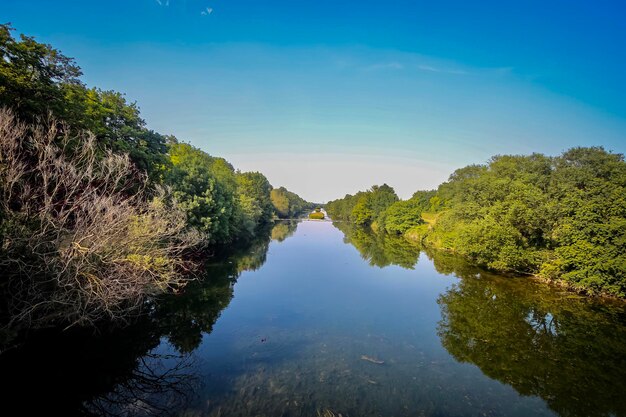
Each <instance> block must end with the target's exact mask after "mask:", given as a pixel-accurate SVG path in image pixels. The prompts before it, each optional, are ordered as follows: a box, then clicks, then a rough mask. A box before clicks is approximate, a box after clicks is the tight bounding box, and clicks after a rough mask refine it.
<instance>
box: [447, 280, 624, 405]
mask: <svg viewBox="0 0 626 417" xmlns="http://www.w3.org/2000/svg"><path fill="white" fill-rule="evenodd" d="M438 303H439V305H440V306H441V313H442V320H441V321H440V323H439V328H438V334H439V336H440V338H441V343H442V344H443V346H444V347H445V348H446V349H447V350H448V352H450V354H451V355H453V356H454V357H455V358H456V359H457V360H458V361H460V362H469V363H473V364H475V365H476V366H478V367H479V368H480V369H481V371H482V372H483V373H484V374H485V375H487V376H489V377H490V378H494V379H497V380H498V381H501V382H503V383H506V384H509V385H511V386H512V387H513V388H515V389H516V390H517V391H518V392H519V393H520V394H522V395H538V396H540V397H541V398H543V399H544V400H545V401H546V403H547V404H548V406H549V407H550V408H551V409H553V410H554V411H556V412H557V413H558V414H560V415H562V416H610V415H619V416H623V415H626V398H624V393H625V392H626V378H625V375H624V370H625V369H626V357H625V356H624V353H625V352H626V331H624V325H623V324H624V323H625V319H626V317H625V315H624V310H623V308H620V307H619V306H615V307H614V306H611V305H609V304H606V303H600V302H596V301H592V300H587V299H584V298H582V297H578V296H575V295H571V294H566V293H563V292H559V291H557V290H555V289H554V288H549V287H547V286H545V285H537V284H533V283H529V282H528V280H527V279H524V278H522V279H515V278H502V277H497V276H492V275H489V274H485V273H481V274H467V275H466V276H464V277H463V279H462V280H461V281H459V282H458V283H457V284H455V285H454V286H452V288H450V290H448V291H447V292H446V293H445V294H442V295H441V296H440V297H439V299H438Z"/></svg>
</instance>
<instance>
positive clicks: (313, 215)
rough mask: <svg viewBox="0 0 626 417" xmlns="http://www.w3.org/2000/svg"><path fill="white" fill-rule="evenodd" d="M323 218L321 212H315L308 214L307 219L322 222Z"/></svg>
mask: <svg viewBox="0 0 626 417" xmlns="http://www.w3.org/2000/svg"><path fill="white" fill-rule="evenodd" d="M324 217H325V216H324V213H322V212H321V211H315V212H313V213H310V214H309V219H313V220H323V219H324Z"/></svg>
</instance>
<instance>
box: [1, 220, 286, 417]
mask: <svg viewBox="0 0 626 417" xmlns="http://www.w3.org/2000/svg"><path fill="white" fill-rule="evenodd" d="M278 226H280V229H281V230H279V231H278V232H275V233H272V232H271V230H263V231H260V232H259V234H258V236H257V239H255V240H254V241H253V242H249V243H248V244H247V245H243V246H242V247H241V248H239V249H238V250H235V251H234V253H231V254H229V256H228V257H227V258H226V260H225V261H224V260H223V259H224V258H221V259H222V260H220V261H218V260H216V261H215V262H214V263H211V264H209V265H208V266H207V270H206V275H205V277H203V278H201V279H199V280H197V281H194V282H192V283H191V284H190V285H189V286H188V287H186V288H185V292H184V293H183V294H179V295H169V296H165V297H163V298H162V299H161V300H159V301H158V302H156V303H154V305H152V306H151V307H150V308H149V313H148V314H145V315H143V316H141V317H138V318H136V319H135V320H133V321H132V323H130V324H128V325H126V326H124V327H121V328H120V327H119V325H117V326H116V325H102V326H100V327H99V329H98V332H97V333H94V331H93V330H91V329H72V330H66V331H58V330H50V329H48V330H41V331H38V332H35V333H34V334H31V335H28V341H27V342H26V343H23V344H22V345H20V346H19V347H15V348H11V349H5V351H4V352H3V353H2V354H1V355H0V369H1V370H2V377H3V379H4V381H5V382H8V384H7V385H8V387H7V389H6V390H5V391H4V392H3V399H4V407H5V408H6V409H13V410H21V411H20V412H21V414H25V415H38V414H42V415H43V414H45V415H53V414H54V415H63V416H69V415H110V416H131V415H164V414H165V415H167V414H169V413H171V412H175V410H180V409H183V408H184V407H185V405H186V404H187V403H188V402H190V401H192V400H193V399H194V398H195V392H197V389H198V387H199V386H200V379H199V378H198V377H197V375H196V373H195V368H196V363H195V361H194V357H193V354H192V352H193V351H194V349H196V348H197V347H198V346H199V344H200V342H201V340H202V334H203V333H210V332H211V331H212V329H213V325H214V324H215V322H216V321H217V319H218V318H219V316H220V314H221V312H222V310H223V309H224V308H226V307H227V306H228V304H229V303H230V301H231V299H232V298H233V286H234V283H235V281H236V280H237V278H238V277H239V275H240V274H241V272H243V271H246V270H255V269H258V268H259V267H260V266H261V265H263V263H264V262H265V259H266V254H267V250H268V247H269V242H270V236H272V235H274V234H276V235H277V236H281V238H279V240H284V239H286V238H287V237H288V236H290V234H292V233H293V231H294V230H295V228H296V227H297V225H296V224H295V223H294V224H290V225H288V227H287V228H286V229H285V226H284V224H283V222H281V223H278ZM162 338H165V339H166V340H167V341H168V342H169V344H170V345H171V346H172V347H173V349H172V352H173V353H172V352H167V353H161V352H159V350H160V349H157V347H159V346H160V345H161V339H162ZM24 393H29V395H32V396H33V397H34V398H35V400H34V401H29V402H24V401H23V400H21V398H24Z"/></svg>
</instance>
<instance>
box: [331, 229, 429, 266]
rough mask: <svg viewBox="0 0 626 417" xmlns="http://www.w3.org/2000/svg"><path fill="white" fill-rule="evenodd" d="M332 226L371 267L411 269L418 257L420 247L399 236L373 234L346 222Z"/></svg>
mask: <svg viewBox="0 0 626 417" xmlns="http://www.w3.org/2000/svg"><path fill="white" fill-rule="evenodd" d="M333 225H334V226H335V227H336V228H337V229H339V230H341V231H342V232H343V234H344V242H345V243H349V244H351V245H352V246H354V247H355V248H356V249H357V250H358V251H359V253H360V255H361V258H363V259H364V260H366V261H368V262H369V264H370V265H372V266H378V267H380V268H383V267H385V266H388V265H398V266H401V267H403V268H407V269H413V268H414V267H415V265H416V264H417V260H418V259H419V255H420V246H419V245H417V244H414V243H411V242H409V241H407V240H406V239H404V238H403V237H401V236H394V235H388V234H386V233H380V234H377V233H373V232H372V231H371V230H369V229H367V228H363V227H355V226H354V225H351V224H349V223H347V222H335V223H333Z"/></svg>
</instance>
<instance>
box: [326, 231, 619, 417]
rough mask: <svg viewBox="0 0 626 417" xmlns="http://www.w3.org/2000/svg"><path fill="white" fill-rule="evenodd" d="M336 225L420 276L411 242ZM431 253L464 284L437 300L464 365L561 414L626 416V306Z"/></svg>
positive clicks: (364, 252) (348, 238)
mask: <svg viewBox="0 0 626 417" xmlns="http://www.w3.org/2000/svg"><path fill="white" fill-rule="evenodd" d="M336 227H337V228H339V229H340V230H342V231H343V232H344V233H345V242H347V243H350V244H352V245H354V247H355V248H356V249H357V250H358V251H359V253H360V254H361V256H362V257H363V259H365V260H367V261H369V262H370V264H371V265H376V266H381V267H383V266H387V265H390V264H395V265H399V266H402V267H405V268H412V267H413V266H414V265H415V262H416V257H417V256H419V249H418V248H417V247H416V246H415V245H413V244H410V243H408V242H403V239H402V238H399V237H392V236H377V235H376V234H374V233H372V232H371V231H369V230H366V229H361V228H355V227H353V226H349V225H346V224H345V223H338V224H337V225H336ZM425 253H426V255H427V256H428V258H429V259H430V260H431V261H432V262H433V265H434V266H435V268H436V270H437V272H439V273H440V274H445V275H455V276H457V277H459V278H461V279H460V280H459V281H458V283H456V284H453V285H452V286H451V287H450V288H449V289H448V290H447V291H445V292H444V293H443V294H441V295H440V296H439V297H438V299H437V303H438V304H439V306H440V309H441V316H442V318H441V320H440V321H439V324H438V329H437V334H438V335H439V337H440V339H441V343H442V345H443V346H444V347H445V349H446V350H447V351H448V352H449V353H450V354H451V355H452V356H453V357H454V358H455V359H456V360H457V361H459V362H466V363H471V364H474V365H476V366H478V367H479V368H480V370H481V371H482V372H483V373H484V374H485V375H487V376H488V377H490V378H492V379H495V380H498V381H500V382H502V383H505V384H508V385H510V386H512V387H513V388H514V389H515V390H516V391H517V392H518V393H520V394H521V395H524V396H539V397H541V398H542V399H543V400H544V401H546V403H547V405H548V406H549V407H550V408H551V409H552V410H554V411H555V412H556V413H558V414H559V415H561V416H611V415H616V416H623V415H626V397H625V396H624V393H626V374H625V373H624V372H625V370H626V327H625V325H626V313H625V311H624V305H623V303H620V302H608V301H601V300H593V299H589V298H586V297H581V296H577V295H575V294H571V293H568V292H564V291H560V290H558V289H556V288H554V287H550V286H548V285H545V284H541V283H537V282H534V281H532V280H531V279H529V278H515V277H503V276H498V275H495V274H491V273H488V272H486V271H484V270H480V269H478V268H476V267H473V266H471V265H469V264H468V263H467V262H466V261H464V260H463V259H462V258H460V257H458V256H455V255H452V254H449V253H445V252H438V251H431V250H426V251H425Z"/></svg>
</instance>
